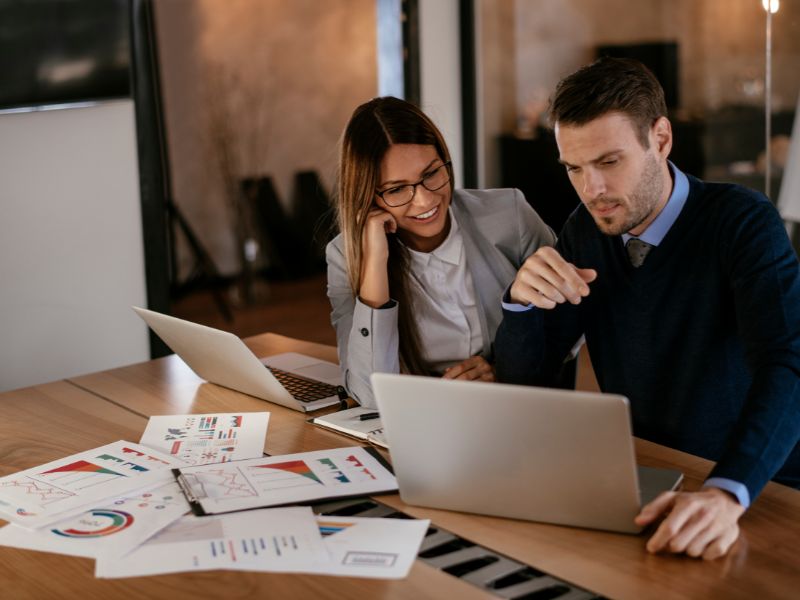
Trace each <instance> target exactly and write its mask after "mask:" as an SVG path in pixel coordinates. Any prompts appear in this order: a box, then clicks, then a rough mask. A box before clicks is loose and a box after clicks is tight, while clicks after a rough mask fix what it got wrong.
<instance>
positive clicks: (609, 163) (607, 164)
mask: <svg viewBox="0 0 800 600" xmlns="http://www.w3.org/2000/svg"><path fill="white" fill-rule="evenodd" d="M617 162H618V161H617V159H616V158H612V159H610V160H604V161H603V162H601V163H600V164H601V165H603V166H604V167H610V166H612V165H615V164H617Z"/></svg>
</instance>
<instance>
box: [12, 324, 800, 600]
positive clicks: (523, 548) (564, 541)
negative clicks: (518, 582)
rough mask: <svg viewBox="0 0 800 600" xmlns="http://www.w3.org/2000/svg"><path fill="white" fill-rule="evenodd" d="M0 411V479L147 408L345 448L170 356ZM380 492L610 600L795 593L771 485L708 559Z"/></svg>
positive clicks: (325, 584)
mask: <svg viewBox="0 0 800 600" xmlns="http://www.w3.org/2000/svg"><path fill="white" fill-rule="evenodd" d="M247 342H248V345H249V346H250V347H251V348H252V349H253V350H254V351H255V352H256V353H257V354H258V355H259V356H267V355H270V354H276V353H279V352H285V351H289V350H293V351H299V352H303V353H305V354H309V355H312V356H318V357H319V358H324V359H327V360H335V358H336V356H335V350H334V349H333V348H331V347H327V346H320V345H317V344H309V343H304V342H297V341H295V340H290V339H289V338H284V337H281V336H275V335H270V334H267V335H262V336H257V337H254V338H251V339H249V340H247ZM0 407H2V410H3V411H4V412H3V419H2V424H0V434H3V435H2V437H0V456H2V457H3V461H2V468H3V471H2V473H3V474H6V473H9V472H13V471H16V470H19V469H23V468H27V467H30V466H34V465H36V464H40V463H42V462H46V461H48V460H53V459H55V458H58V457H60V456H63V455H65V454H69V453H71V452H77V451H80V450H84V449H87V448H90V447H93V446H97V445H100V444H103V443H107V442H111V441H114V440H116V439H120V438H127V439H130V440H133V441H137V440H138V436H139V435H141V431H142V430H143V429H144V424H145V422H146V417H147V416H149V415H152V414H180V413H189V412H194V413H202V412H214V411H249V410H256V411H259V410H260V411H263V410H268V411H270V412H271V417H270V426H269V433H268V435H267V443H266V451H267V452H269V453H271V454H280V453H287V452H296V451H301V450H314V449H322V448H331V447H337V446H346V445H350V444H352V441H351V440H348V439H347V438H344V437H342V436H339V435H336V434H333V433H330V432H327V431H325V430H322V429H320V428H317V427H313V426H311V425H308V424H307V423H305V417H304V415H302V414H300V413H297V412H294V411H290V410H288V409H284V408H283V407H280V406H275V405H270V404H265V403H264V402H262V401H260V400H257V399H255V398H251V397H249V396H245V395H242V394H238V393H236V392H232V391H230V390H226V389H223V388H220V387H217V386H214V385H210V384H205V383H203V382H202V381H201V380H200V379H198V378H197V377H196V376H195V375H194V374H193V373H192V372H191V371H190V370H189V369H188V368H187V367H186V366H185V365H183V363H182V362H181V361H180V360H179V359H177V358H176V357H174V356H170V357H167V358H164V359H159V360H155V361H150V362H147V363H142V364H138V365H132V366H130V367H124V368H121V369H114V370H111V371H105V372H102V373H97V374H93V375H87V376H84V377H77V378H74V379H71V380H69V381H68V382H59V383H54V384H48V385H47V386H37V387H34V388H27V389H24V390H18V391H16V392H9V393H6V394H0ZM39 432H43V433H44V439H39V438H38V437H37V436H38V435H39ZM636 449H637V454H638V457H639V461H640V462H641V463H642V464H645V465H651V466H670V467H677V468H679V469H681V470H682V471H683V472H684V474H685V475H686V485H687V487H688V488H689V489H694V488H696V487H698V486H699V485H700V483H701V481H702V480H703V478H704V476H705V474H706V473H707V472H708V470H709V468H710V463H709V462H708V461H705V460H702V459H699V458H696V457H693V456H690V455H687V454H683V453H680V452H676V451H673V450H669V449H667V448H664V447H661V446H657V445H655V444H651V443H648V442H644V441H641V440H637V443H636ZM379 499H380V501H381V502H384V503H386V504H389V505H391V506H393V507H395V508H397V509H399V510H402V511H403V512H406V513H408V514H410V515H413V516H415V517H419V518H430V519H431V520H432V521H433V522H434V523H435V524H436V525H437V526H439V527H442V528H445V529H448V530H450V531H452V532H454V533H457V534H458V535H460V536H462V537H464V538H467V539H469V540H471V541H473V542H476V543H478V544H481V545H483V546H485V547H488V548H491V549H492V550H494V551H497V552H500V553H502V554H505V555H507V556H509V557H511V558H513V559H516V560H518V561H520V562H523V563H526V564H529V565H531V566H533V567H535V568H537V569H539V570H541V571H545V572H547V573H549V574H551V575H553V576H555V577H558V578H561V579H564V580H566V581H568V582H571V583H574V584H576V585H578V586H581V587H584V588H586V589H589V590H592V591H594V592H596V593H598V594H602V595H604V596H607V597H609V598H636V599H639V598H753V597H758V598H760V599H765V598H789V597H796V590H797V589H799V588H800V558H799V557H798V556H797V551H798V549H800V544H798V540H799V539H800V519H799V518H798V517H800V492H797V491H794V490H790V489H789V488H786V487H783V486H780V485H777V484H769V485H768V486H767V488H766V489H765V490H764V492H763V494H762V495H761V496H760V497H759V499H758V500H757V502H756V503H755V504H754V506H753V507H752V508H751V509H750V510H749V511H748V512H747V514H746V515H745V516H744V517H743V518H742V520H741V526H742V536H741V538H740V540H739V542H737V545H736V546H735V548H734V549H733V551H732V552H731V553H730V554H729V555H728V556H727V557H725V558H723V559H720V560H717V561H714V562H710V563H708V562H703V561H698V560H695V559H690V558H687V557H675V556H652V555H649V554H647V553H646V552H645V550H644V545H645V542H646V537H645V536H629V535H623V534H614V533H605V532H598V531H589V530H582V529H573V528H568V527H559V526H554V525H544V524H538V523H529V522H523V521H514V520H509V519H499V518H494V517H481V516H476V515H466V514H462V513H454V512H449V511H442V510H433V509H424V508H419V507H412V506H407V505H405V504H404V503H403V502H402V501H401V500H400V498H399V496H397V495H390V496H381V497H380V498H379ZM44 573H46V574H47V576H42V574H44ZM0 574H2V577H3V578H4V580H5V581H9V582H12V583H13V586H14V587H13V588H10V589H15V590H19V594H18V597H20V598H28V597H30V598H39V597H57V596H61V597H77V596H79V595H80V596H81V597H84V598H113V597H118V596H119V597H148V598H158V597H167V596H169V597H171V598H172V597H175V598H183V597H186V598H190V597H192V598H196V597H198V596H200V597H204V596H206V595H207V596H208V597H212V596H213V597H217V596H225V597H233V598H236V597H244V596H248V597H250V596H253V595H254V594H257V595H258V596H261V595H267V594H269V592H272V594H271V595H269V596H267V597H274V598H284V597H286V598H306V597H308V598H312V597H313V598H317V597H319V598H356V597H357V598H437V597H438V598H441V597H446V596H447V597H452V598H490V597H492V596H489V595H488V594H486V593H485V592H482V591H480V590H478V589H477V588H475V587H473V586H471V585H469V584H467V583H464V582H463V581H460V580H457V579H456V578H454V577H451V576H449V575H447V574H444V573H442V572H439V571H436V570H435V569H433V568H431V567H428V566H427V565H425V564H424V563H422V562H421V561H417V562H416V563H415V566H414V568H413V569H412V571H411V574H410V575H409V577H408V578H407V579H405V580H403V581H371V580H366V579H350V578H332V577H318V576H317V577H315V576H302V575H270V574H260V573H227V572H220V571H214V572H207V573H193V574H182V575H170V576H159V577H150V578H133V579H123V580H112V581H104V580H95V579H94V578H93V575H92V562H91V561H88V560H85V559H77V558H70V557H65V556H59V555H51V554H43V553H34V552H28V551H23V550H14V549H10V548H0Z"/></svg>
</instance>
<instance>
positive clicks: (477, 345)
mask: <svg viewBox="0 0 800 600" xmlns="http://www.w3.org/2000/svg"><path fill="white" fill-rule="evenodd" d="M409 254H410V259H411V260H410V265H409V266H410V275H411V277H410V281H411V286H410V291H411V302H412V308H411V317H412V318H413V319H414V321H415V323H416V325H417V331H418V332H419V338H420V346H421V348H420V350H421V352H422V356H423V358H424V359H425V360H426V361H427V362H428V364H429V365H430V366H431V368H432V369H433V370H434V371H436V372H438V373H442V372H444V370H445V369H446V368H447V367H450V366H453V365H456V364H458V363H460V362H461V361H463V360H464V359H466V358H469V357H470V356H473V355H475V354H478V353H479V352H480V351H481V350H482V349H483V332H482V331H481V323H480V316H479V314H478V305H477V300H476V297H475V287H474V285H473V282H472V275H471V274H470V272H469V269H467V260H466V256H465V253H464V240H463V238H462V236H461V231H460V230H459V228H458V223H457V222H456V220H455V218H453V214H452V211H451V212H450V233H449V234H448V235H447V238H446V239H445V240H444V242H442V244H441V245H440V246H439V247H438V248H436V249H435V250H434V251H433V252H417V251H415V250H411V249H410V248H409Z"/></svg>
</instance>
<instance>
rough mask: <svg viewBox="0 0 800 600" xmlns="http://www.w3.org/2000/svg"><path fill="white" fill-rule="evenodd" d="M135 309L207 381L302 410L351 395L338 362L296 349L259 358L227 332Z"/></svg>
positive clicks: (326, 404)
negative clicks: (295, 350)
mask: <svg viewBox="0 0 800 600" xmlns="http://www.w3.org/2000/svg"><path fill="white" fill-rule="evenodd" d="M133 310H135V311H136V313H137V314H138V315H139V316H140V317H142V319H144V321H145V322H146V323H147V324H148V325H149V326H150V327H151V328H152V330H153V331H155V332H156V334H158V337H160V338H161V339H162V340H164V343H166V344H167V346H169V347H170V348H171V349H172V351H173V352H175V354H177V355H178V356H180V357H181V358H182V359H183V361H184V362H185V363H186V364H187V365H189V367H190V368H191V369H192V370H193V371H194V372H195V373H197V375H198V376H199V377H202V378H203V379H205V380H206V381H209V382H211V383H216V384H217V385H221V386H224V387H227V388H231V389H233V390H236V391H239V392H244V393H245V394H250V395H251V396H255V397H256V398H261V399H262V400H267V401H268V402H274V403H275V404H280V405H282V406H286V407H288V408H293V409H295V410H299V411H303V412H305V411H310V410H317V409H319V408H324V407H326V406H331V405H332V404H338V403H339V400H340V398H346V397H347V392H345V390H344V388H343V387H342V385H341V383H342V379H341V374H340V372H339V367H338V365H335V364H333V363H330V362H327V361H324V360H320V359H318V358H312V357H310V356H306V355H303V354H298V353H296V352H287V353H284V354H277V355H275V356H269V357H267V358H262V359H259V358H257V357H256V355H255V354H253V353H252V352H251V351H250V349H249V348H248V347H247V346H246V345H245V343H244V342H243V341H242V340H241V339H239V338H238V337H237V336H235V335H233V334H232V333H228V332H227V331H220V330H219V329H214V328H213V327H206V326H205V325H199V324H197V323H192V322H190V321H184V320H183V319H178V318H176V317H171V316H169V315H164V314H161V313H158V312H154V311H152V310H147V309H144V308H139V307H136V306H134V307H133Z"/></svg>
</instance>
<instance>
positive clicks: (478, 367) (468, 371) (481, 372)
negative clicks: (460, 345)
mask: <svg viewBox="0 0 800 600" xmlns="http://www.w3.org/2000/svg"><path fill="white" fill-rule="evenodd" d="M442 379H471V380H479V381H494V380H495V379H494V367H493V366H492V365H490V364H489V363H488V362H487V361H486V359H485V358H483V357H482V356H470V357H469V358H468V359H467V360H465V361H463V362H460V363H459V364H457V365H454V366H452V367H448V368H447V369H445V371H444V375H442Z"/></svg>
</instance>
